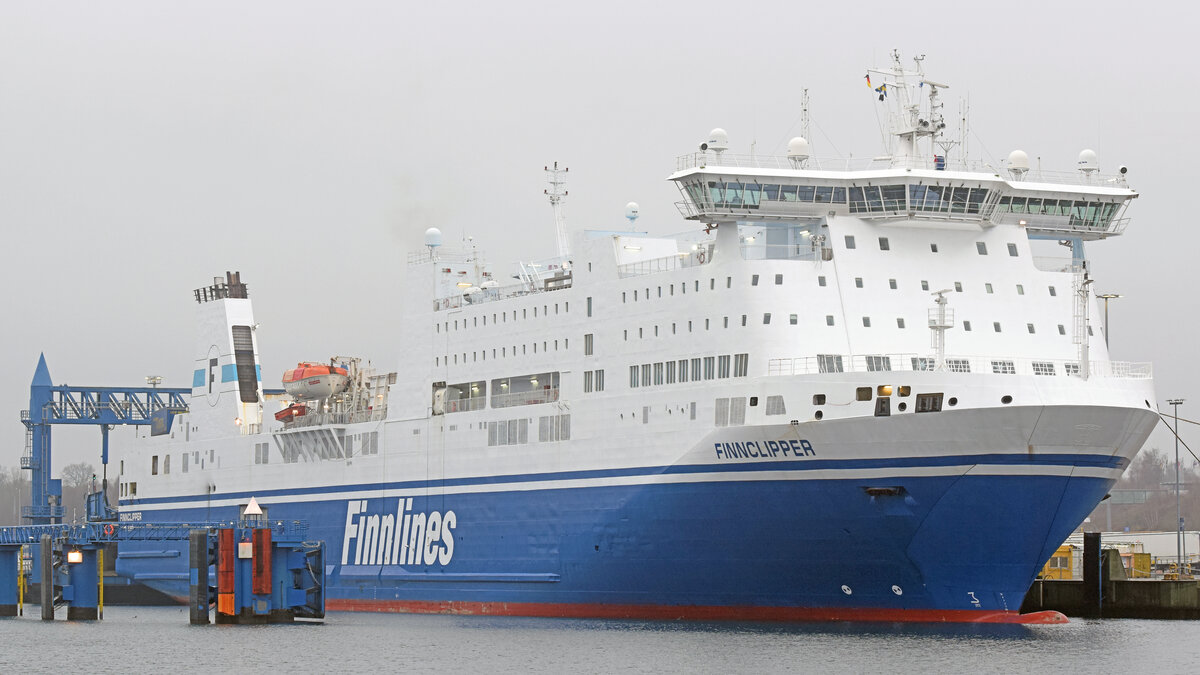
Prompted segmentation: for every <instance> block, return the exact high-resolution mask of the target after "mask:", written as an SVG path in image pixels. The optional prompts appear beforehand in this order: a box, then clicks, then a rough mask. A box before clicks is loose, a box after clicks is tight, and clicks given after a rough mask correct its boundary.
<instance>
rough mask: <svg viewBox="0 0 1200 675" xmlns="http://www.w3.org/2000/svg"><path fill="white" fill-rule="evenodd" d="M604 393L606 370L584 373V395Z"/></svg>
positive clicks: (586, 371)
mask: <svg viewBox="0 0 1200 675" xmlns="http://www.w3.org/2000/svg"><path fill="white" fill-rule="evenodd" d="M593 391H604V369H603V368H601V369H600V370H585V371H583V393H585V394H590V393H591V392H593Z"/></svg>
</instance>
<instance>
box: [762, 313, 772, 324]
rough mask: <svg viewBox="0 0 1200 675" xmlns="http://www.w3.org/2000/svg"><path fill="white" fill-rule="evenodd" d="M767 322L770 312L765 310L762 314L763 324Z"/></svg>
mask: <svg viewBox="0 0 1200 675" xmlns="http://www.w3.org/2000/svg"><path fill="white" fill-rule="evenodd" d="M768 323H771V313H770V312H766V313H765V314H763V324H768Z"/></svg>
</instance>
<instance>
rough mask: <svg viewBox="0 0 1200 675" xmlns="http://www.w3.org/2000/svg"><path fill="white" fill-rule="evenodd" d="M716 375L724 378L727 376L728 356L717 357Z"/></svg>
mask: <svg viewBox="0 0 1200 675" xmlns="http://www.w3.org/2000/svg"><path fill="white" fill-rule="evenodd" d="M717 377H718V378H721V379H725V378H727V377H729V356H728V355H726V356H719V357H717Z"/></svg>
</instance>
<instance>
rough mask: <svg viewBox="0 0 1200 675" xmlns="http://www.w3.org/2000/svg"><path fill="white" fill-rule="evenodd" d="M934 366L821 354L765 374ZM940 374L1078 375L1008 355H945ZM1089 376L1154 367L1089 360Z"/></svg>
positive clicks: (1058, 364)
mask: <svg viewBox="0 0 1200 675" xmlns="http://www.w3.org/2000/svg"><path fill="white" fill-rule="evenodd" d="M936 367H937V364H936V359H935V358H934V357H932V356H925V355H916V354H853V355H846V354H823V355H819V356H803V357H797V358H779V359H770V360H769V361H767V375H768V376H778V375H784V376H789V375H817V374H822V373H867V372H894V371H895V372H905V371H907V372H918V371H933V370H935V369H936ZM943 372H947V373H966V374H970V373H975V374H981V373H982V374H989V375H990V374H998V375H1044V376H1075V377H1078V376H1079V375H1080V369H1079V361H1078V360H1070V359H1037V358H1014V357H1011V356H958V355H955V356H947V357H946V358H945V365H944V369H943ZM1089 376H1090V377H1105V378H1114V379H1123V380H1148V379H1152V378H1153V377H1154V367H1153V364H1151V363H1148V362H1129V361H1089Z"/></svg>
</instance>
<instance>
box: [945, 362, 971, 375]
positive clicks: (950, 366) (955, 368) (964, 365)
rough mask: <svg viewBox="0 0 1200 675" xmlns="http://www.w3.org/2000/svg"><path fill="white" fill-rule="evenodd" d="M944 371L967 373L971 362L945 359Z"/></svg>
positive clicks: (969, 370)
mask: <svg viewBox="0 0 1200 675" xmlns="http://www.w3.org/2000/svg"><path fill="white" fill-rule="evenodd" d="M946 370H948V371H950V372H952V373H969V372H971V362H970V361H968V360H966V359H946Z"/></svg>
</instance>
